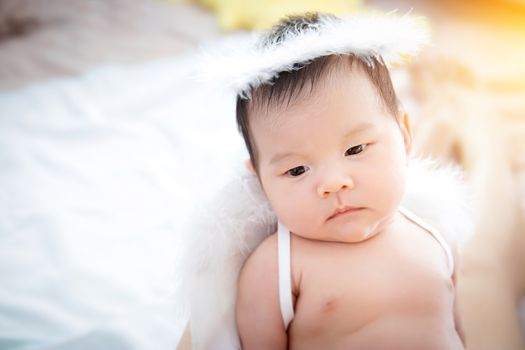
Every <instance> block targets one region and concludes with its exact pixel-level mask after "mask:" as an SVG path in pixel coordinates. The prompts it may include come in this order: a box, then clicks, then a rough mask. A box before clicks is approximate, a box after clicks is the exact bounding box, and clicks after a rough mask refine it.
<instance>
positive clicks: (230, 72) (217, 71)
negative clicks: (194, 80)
mask: <svg viewBox="0 0 525 350" xmlns="http://www.w3.org/2000/svg"><path fill="white" fill-rule="evenodd" d="M266 39H267V33H258V34H254V35H253V36H251V37H250V38H249V39H247V40H244V41H238V40H237V41H235V45H231V44H225V45H224V46H223V47H222V48H220V49H217V50H212V52H205V51H204V52H203V53H202V55H201V59H200V61H199V64H198V65H199V69H198V71H199V74H198V76H199V79H201V80H205V81H208V82H215V83H217V84H218V85H219V86H227V87H229V88H231V89H233V90H234V91H235V92H236V93H237V94H239V95H240V96H243V97H249V96H250V90H251V89H253V88H256V87H258V86H260V85H261V84H264V83H268V82H271V80H272V79H274V78H275V77H276V76H278V74H279V73H280V72H284V71H291V70H294V69H297V63H306V62H308V61H310V60H313V59H315V58H318V57H322V56H328V55H333V54H343V55H344V54H354V55H374V56H381V57H382V59H383V61H384V62H385V63H386V64H387V65H393V64H396V63H400V62H402V61H403V60H404V59H406V58H407V57H410V56H414V55H416V54H418V53H419V51H420V50H421V48H422V46H423V45H424V44H426V43H427V42H428V39H429V26H428V24H427V22H426V20H425V19H424V18H423V17H416V16H411V15H408V14H406V15H402V16H400V15H397V14H395V13H388V14H377V13H375V14H374V13H370V14H354V15H351V16H348V17H342V18H338V17H335V16H331V15H319V23H316V24H315V25H311V26H309V27H308V28H306V29H305V28H304V26H303V27H302V30H299V29H298V28H297V27H292V28H291V29H289V30H288V31H287V32H284V33H283V34H282V35H281V36H280V37H279V40H274V41H273V42H272V41H268V40H266ZM262 43H264V45H262Z"/></svg>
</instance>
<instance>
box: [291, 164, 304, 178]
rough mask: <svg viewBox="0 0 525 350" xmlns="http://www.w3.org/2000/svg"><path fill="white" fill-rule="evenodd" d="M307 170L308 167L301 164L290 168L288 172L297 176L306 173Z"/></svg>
mask: <svg viewBox="0 0 525 350" xmlns="http://www.w3.org/2000/svg"><path fill="white" fill-rule="evenodd" d="M307 170H308V167H306V166H304V165H301V166H296V167H295V168H292V169H290V170H288V171H287V172H286V174H287V175H290V176H293V177H296V176H300V175H302V174H304V173H305V172H306V171H307Z"/></svg>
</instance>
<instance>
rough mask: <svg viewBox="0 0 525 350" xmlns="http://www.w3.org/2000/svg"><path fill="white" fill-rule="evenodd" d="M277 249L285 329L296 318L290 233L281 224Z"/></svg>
mask: <svg viewBox="0 0 525 350" xmlns="http://www.w3.org/2000/svg"><path fill="white" fill-rule="evenodd" d="M277 249H278V254H279V255H278V258H279V303H280V305H281V315H282V317H283V322H284V328H285V329H288V325H289V324H290V322H291V321H292V319H293V317H294V311H293V299H292V274H291V263H292V261H291V259H290V231H289V230H288V229H287V228H286V227H285V226H284V225H283V224H281V223H280V222H278V229H277Z"/></svg>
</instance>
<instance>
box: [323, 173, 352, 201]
mask: <svg viewBox="0 0 525 350" xmlns="http://www.w3.org/2000/svg"><path fill="white" fill-rule="evenodd" d="M352 188H354V181H353V180H352V178H351V177H350V176H339V177H332V178H328V179H325V181H322V182H321V183H320V184H319V186H318V187H317V194H319V197H321V198H327V197H328V196H329V195H330V193H336V192H339V191H343V190H350V189H352Z"/></svg>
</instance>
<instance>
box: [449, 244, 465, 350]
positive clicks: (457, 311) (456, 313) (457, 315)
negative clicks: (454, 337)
mask: <svg viewBox="0 0 525 350" xmlns="http://www.w3.org/2000/svg"><path fill="white" fill-rule="evenodd" d="M451 249H452V256H453V259H454V273H453V274H452V282H453V283H454V288H455V291H456V296H455V299H454V322H455V325H456V332H457V333H458V336H459V338H460V339H461V342H462V343H463V346H464V347H466V343H465V331H464V330H463V320H462V319H461V313H460V307H459V306H460V305H459V297H458V273H459V271H458V266H460V263H461V262H460V261H459V253H458V249H457V247H456V245H454V244H451Z"/></svg>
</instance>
